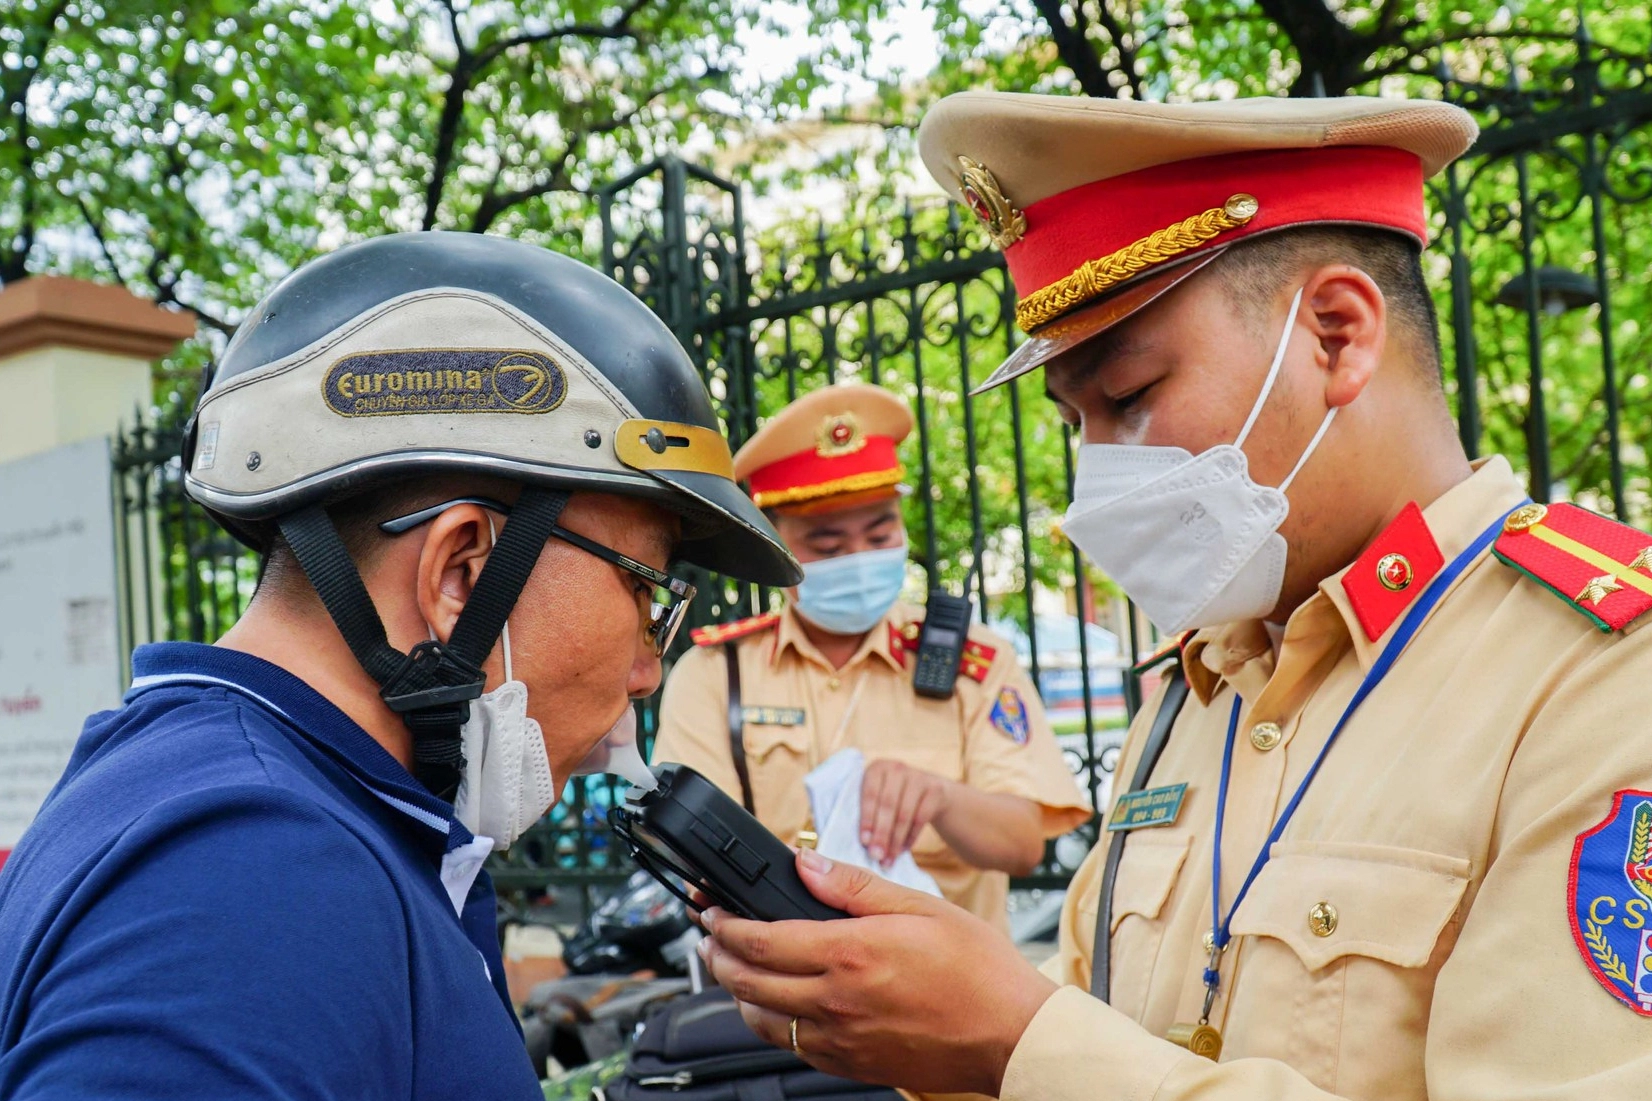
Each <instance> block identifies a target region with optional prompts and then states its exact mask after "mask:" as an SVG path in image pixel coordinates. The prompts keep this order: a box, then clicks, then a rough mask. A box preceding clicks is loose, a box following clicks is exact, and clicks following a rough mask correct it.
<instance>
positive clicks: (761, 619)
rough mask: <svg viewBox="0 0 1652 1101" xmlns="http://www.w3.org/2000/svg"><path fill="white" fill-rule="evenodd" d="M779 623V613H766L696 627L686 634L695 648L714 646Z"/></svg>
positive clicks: (753, 633) (764, 629)
mask: <svg viewBox="0 0 1652 1101" xmlns="http://www.w3.org/2000/svg"><path fill="white" fill-rule="evenodd" d="M779 622H780V613H779V612H766V613H764V614H763V615H754V616H749V617H748V618H746V619H737V620H735V621H734V622H733V623H711V624H708V625H706V626H704V627H696V628H694V630H692V631H690V632H689V633H688V637H689V638H690V639H692V640H693V642H694V645H696V646H716V645H718V644H720V643H724V642H733V641H734V640H735V639H737V638H745V637H746V636H747V635H755V634H756V633H757V632H759V631H766V630H768V629H769V628H770V627H773V626H774V625H775V624H776V623H779Z"/></svg>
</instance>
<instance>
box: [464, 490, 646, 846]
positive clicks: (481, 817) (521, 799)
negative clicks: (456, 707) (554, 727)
mask: <svg viewBox="0 0 1652 1101" xmlns="http://www.w3.org/2000/svg"><path fill="white" fill-rule="evenodd" d="M488 531H489V533H490V534H492V531H493V521H492V519H491V518H490V519H489V521H488ZM434 634H435V632H432V636H433V637H434ZM499 637H500V642H501V643H502V644H503V646H504V656H505V683H503V684H501V685H500V686H499V687H498V688H495V689H493V690H492V691H491V692H484V693H482V695H480V696H478V697H477V698H476V699H474V700H472V701H471V703H470V718H469V719H468V720H466V722H465V725H464V726H463V727H461V728H460V731H459V737H460V740H461V743H462V745H463V750H464V756H465V769H464V773H463V774H462V775H461V776H460V779H459V791H458V794H457V795H456V796H455V797H454V800H453V813H454V814H455V816H457V817H458V819H459V821H461V822H463V823H464V824H465V828H466V829H468V830H469V831H470V832H471V833H473V834H475V835H476V836H478V837H487V838H491V839H492V841H493V847H494V849H495V850H503V849H508V848H510V846H511V843H512V842H514V841H515V840H516V839H517V838H518V837H521V836H522V835H523V834H524V833H526V832H527V831H528V829H529V828H530V827H531V826H533V824H534V823H535V822H538V821H539V819H540V818H541V817H543V816H544V814H545V812H546V811H547V810H549V809H550V808H551V807H552V806H553V805H554V804H555V803H556V801H557V799H558V798H560V797H561V794H562V784H561V783H560V782H559V781H558V780H557V779H556V777H554V776H553V775H551V759H550V756H549V754H548V753H547V752H546V749H545V737H544V734H543V732H542V731H541V730H540V727H539V723H538V722H536V721H535V720H534V719H532V718H530V717H529V716H528V686H527V685H525V684H523V683H522V682H521V681H519V680H516V679H515V678H514V677H513V676H512V673H511V635H510V624H509V623H508V622H507V623H506V624H505V626H504V628H503V629H502V630H501V631H500V636H499ZM595 772H612V773H614V774H616V775H618V776H620V777H622V778H624V779H626V780H629V781H631V782H632V783H633V784H641V785H642V786H644V787H649V788H652V787H654V786H655V780H654V774H653V773H652V772H650V771H649V770H648V766H647V765H646V764H644V763H643V759H642V753H641V752H640V751H639V750H638V748H637V712H636V708H634V707H633V706H632V705H631V702H630V701H629V700H627V701H626V704H625V710H624V711H622V712H621V713H620V717H619V718H618V719H617V720H615V722H614V725H613V726H611V727H609V728H608V732H607V733H606V734H604V735H603V736H602V740H601V741H599V742H598V743H597V744H596V745H595V746H594V747H592V749H591V752H590V753H589V754H587V755H586V757H585V759H584V760H583V761H581V762H580V763H579V765H577V766H576V767H575V768H574V769H573V771H572V775H574V776H583V775H587V774H590V773H595Z"/></svg>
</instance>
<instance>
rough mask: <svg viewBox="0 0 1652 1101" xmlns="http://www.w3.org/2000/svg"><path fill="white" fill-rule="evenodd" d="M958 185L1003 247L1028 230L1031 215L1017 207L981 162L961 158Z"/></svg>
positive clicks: (1015, 240)
mask: <svg viewBox="0 0 1652 1101" xmlns="http://www.w3.org/2000/svg"><path fill="white" fill-rule="evenodd" d="M958 185H959V188H960V190H962V191H963V193H964V202H966V203H968V204H969V208H970V209H971V210H973V211H974V212H975V216H976V217H977V218H979V219H981V221H983V222H985V223H986V226H987V235H988V236H989V237H991V238H992V243H993V244H994V245H997V246H998V247H999V248H1009V247H1010V246H1011V245H1013V244H1015V242H1017V241H1019V240H1021V238H1022V237H1023V236H1025V235H1026V232H1027V216H1026V215H1025V214H1023V213H1021V212H1020V211H1019V210H1017V209H1015V206H1014V204H1012V203H1011V202H1010V201H1009V199H1008V198H1006V197H1005V195H1004V192H1003V190H1002V189H1000V188H999V186H998V180H997V178H995V177H994V176H993V174H992V173H991V172H990V171H989V170H988V169H987V166H986V165H984V164H982V163H981V162H980V161H972V160H970V159H969V158H968V157H959V158H958Z"/></svg>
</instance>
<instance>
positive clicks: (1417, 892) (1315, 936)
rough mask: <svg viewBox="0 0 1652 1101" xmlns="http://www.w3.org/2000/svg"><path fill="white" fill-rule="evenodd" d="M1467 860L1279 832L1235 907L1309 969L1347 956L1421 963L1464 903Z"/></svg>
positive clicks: (1240, 930) (1251, 931) (1247, 930)
mask: <svg viewBox="0 0 1652 1101" xmlns="http://www.w3.org/2000/svg"><path fill="white" fill-rule="evenodd" d="M1468 876H1469V862H1468V861H1467V860H1464V859H1461V858H1459V857H1451V856H1443V855H1441V854H1438V853H1430V852H1423V851H1420V850H1416V849H1399V848H1391V847H1389V846H1386V845H1363V844H1351V843H1350V844H1338V843H1326V842H1288V841H1281V842H1279V843H1278V844H1276V845H1275V846H1274V847H1273V853H1272V855H1271V856H1270V857H1269V858H1268V863H1267V865H1266V866H1265V867H1264V868H1263V869H1262V873H1261V874H1260V875H1258V876H1257V877H1256V882H1255V883H1254V884H1253V885H1252V886H1251V890H1250V894H1249V895H1247V896H1246V897H1245V901H1244V904H1243V905H1241V906H1240V907H1239V912H1238V913H1236V914H1235V915H1234V916H1233V930H1232V931H1233V933H1234V935H1236V936H1265V937H1273V938H1275V939H1277V940H1281V941H1284V942H1285V943H1286V944H1287V945H1289V946H1290V948H1291V950H1292V951H1293V952H1295V953H1296V955H1297V957H1298V958H1299V959H1301V961H1302V965H1303V966H1304V967H1306V968H1307V969H1308V970H1310V971H1317V970H1319V969H1320V968H1322V967H1325V966H1326V965H1328V964H1330V963H1332V962H1333V961H1335V960H1338V959H1341V958H1342V957H1344V956H1366V957H1369V958H1371V959H1376V960H1382V961H1383V962H1385V963H1390V964H1393V965H1394V966H1396V967H1422V966H1423V965H1424V964H1426V963H1427V962H1428V961H1429V958H1430V957H1431V956H1432V955H1433V952H1434V946H1435V944H1436V943H1438V941H1439V939H1440V933H1441V931H1443V930H1444V929H1445V927H1446V924H1447V923H1448V922H1450V921H1451V919H1452V917H1453V915H1455V914H1456V912H1457V907H1458V906H1459V905H1460V904H1461V903H1462V900H1463V892H1464V890H1466V889H1467V887H1468Z"/></svg>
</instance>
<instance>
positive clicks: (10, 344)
mask: <svg viewBox="0 0 1652 1101" xmlns="http://www.w3.org/2000/svg"><path fill="white" fill-rule="evenodd" d="M195 327H196V323H195V316H194V315H193V314H191V313H188V312H185V311H178V310H168V309H162V308H161V307H159V306H157V305H155V304H154V303H152V302H149V301H147V300H145V299H142V298H139V297H138V296H137V295H135V294H133V293H131V292H130V291H128V290H126V289H125V288H124V287H111V286H105V285H103V284H99V283H89V282H87V281H85V280H83V279H68V278H64V277H62V276H56V275H36V276H31V277H30V278H28V279H23V280H19V281H18V282H15V283H8V284H7V285H6V286H5V287H3V288H0V463H3V462H6V461H7V460H10V459H16V458H21V457H22V456H24V455H32V454H35V453H37V452H41V451H49V450H51V449H52V448H54V447H59V446H61V445H63V444H67V443H74V442H76V441H78V440H84V439H87V438H89V437H92V436H107V435H110V434H112V433H113V432H114V431H115V429H116V427H117V426H118V425H120V424H121V422H122V421H123V420H126V419H128V418H130V417H131V416H132V410H133V409H134V408H140V407H141V408H145V409H147V408H148V407H149V406H150V404H151V403H152V402H153V401H154V385H153V377H152V373H151V372H152V364H153V363H154V361H155V360H157V359H160V358H161V357H163V356H166V355H168V354H170V353H171V352H172V351H173V349H175V348H177V346H178V345H179V343H181V342H182V341H184V340H186V339H188V338H189V337H191V336H194V335H195Z"/></svg>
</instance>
